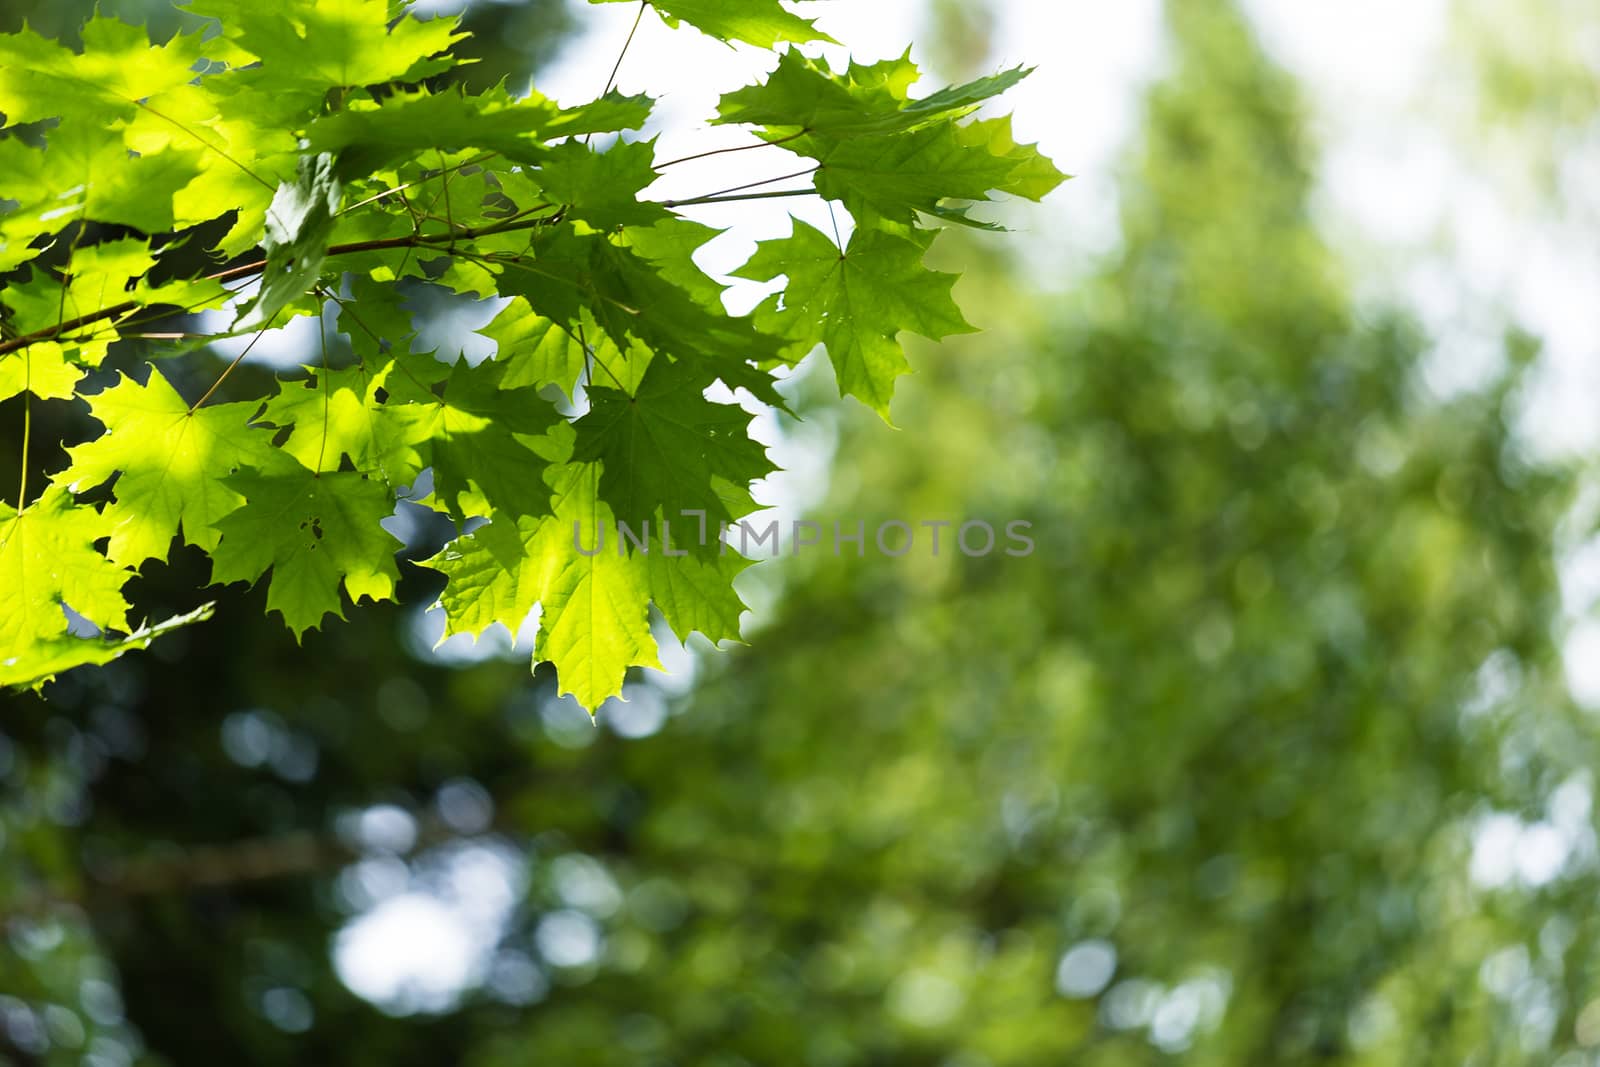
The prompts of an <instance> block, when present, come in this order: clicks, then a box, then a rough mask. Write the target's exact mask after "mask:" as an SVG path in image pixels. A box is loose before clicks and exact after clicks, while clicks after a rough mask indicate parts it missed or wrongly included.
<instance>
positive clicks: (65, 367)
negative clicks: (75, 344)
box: [0, 341, 83, 400]
mask: <svg viewBox="0 0 1600 1067" xmlns="http://www.w3.org/2000/svg"><path fill="white" fill-rule="evenodd" d="M73 354H76V353H75V352H74V353H73ZM82 379H83V368H82V367H80V366H78V365H77V363H76V362H75V361H74V360H73V359H71V358H70V356H69V350H68V349H66V348H63V347H62V346H61V345H59V344H56V343H55V342H54V341H35V342H34V343H33V344H31V345H29V346H28V347H26V348H23V349H20V350H18V351H16V352H8V353H7V354H5V355H3V356H0V400H8V399H10V398H11V397H14V396H16V395H17V394H18V393H21V392H23V391H24V390H27V391H28V392H31V393H32V394H33V395H34V396H36V397H39V398H40V399H41V400H71V399H72V397H73V396H74V395H75V394H76V391H77V386H78V382H79V381H81V380H82Z"/></svg>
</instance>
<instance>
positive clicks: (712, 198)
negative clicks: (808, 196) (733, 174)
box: [661, 163, 822, 207]
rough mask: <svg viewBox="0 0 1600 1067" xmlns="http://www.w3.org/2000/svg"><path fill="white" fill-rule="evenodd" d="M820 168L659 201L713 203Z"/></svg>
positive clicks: (675, 204) (666, 204)
mask: <svg viewBox="0 0 1600 1067" xmlns="http://www.w3.org/2000/svg"><path fill="white" fill-rule="evenodd" d="M821 169H822V164H820V163H819V164H817V165H816V166H814V167H807V168H806V169H805V170H797V171H795V172H793V173H792V174H780V175H778V176H777V177H776V178H763V179H761V180H760V181H758V182H745V183H744V184H743V185H734V186H730V187H728V188H727V189H718V190H717V191H716V192H714V193H707V194H705V195H704V196H691V197H689V198H688V199H686V200H663V201H661V206H662V207H681V206H683V205H685V204H713V203H719V202H720V201H722V200H723V199H724V198H725V196H726V195H727V194H728V193H737V192H739V191H740V190H742V189H755V188H758V187H759V186H763V185H771V184H772V183H773V182H781V181H785V180H787V179H789V178H803V177H805V176H806V175H807V174H815V173H816V172H817V171H819V170H821ZM803 191H804V192H808V193H809V192H814V191H815V190H812V189H806V190H803ZM762 195H771V194H762ZM783 195H789V194H783ZM743 199H751V200H754V199H756V196H750V197H747V198H743Z"/></svg>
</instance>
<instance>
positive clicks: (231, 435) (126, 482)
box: [55, 366, 285, 566]
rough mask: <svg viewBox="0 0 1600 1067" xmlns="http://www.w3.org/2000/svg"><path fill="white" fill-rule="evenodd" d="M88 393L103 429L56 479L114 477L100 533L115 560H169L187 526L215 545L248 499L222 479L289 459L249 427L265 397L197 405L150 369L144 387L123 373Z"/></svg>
mask: <svg viewBox="0 0 1600 1067" xmlns="http://www.w3.org/2000/svg"><path fill="white" fill-rule="evenodd" d="M88 399H89V413H90V414H91V415H93V416H94V417H95V418H96V419H99V420H100V421H101V422H102V423H104V424H105V427H106V432H105V433H103V434H102V435H101V436H99V437H97V438H95V439H94V440H93V441H90V442H88V443H87V444H82V445H77V446H75V447H73V448H70V449H68V450H67V451H68V454H69V455H70V456H71V457H72V463H71V465H70V466H68V467H67V469H66V470H64V471H62V472H61V473H60V474H58V475H56V477H55V480H56V482H58V483H59V484H61V485H66V486H71V487H74V488H76V489H80V490H81V489H88V488H92V487H93V486H96V485H99V484H100V483H101V482H104V481H105V480H107V479H108V478H111V477H113V476H116V477H117V482H116V485H115V487H114V489H113V492H114V493H115V495H116V499H115V500H114V501H113V502H112V503H110V504H107V505H106V508H105V525H104V527H103V529H102V534H101V535H102V536H104V535H105V534H106V533H109V534H110V537H111V542H110V546H109V548H108V549H107V553H106V554H107V556H108V557H109V558H110V559H111V560H112V561H113V562H115V563H117V564H123V565H129V566H138V565H139V564H141V563H143V562H144V561H145V560H147V559H166V558H167V550H168V548H169V546H170V545H171V543H172V538H173V537H174V536H176V535H177V533H178V531H179V529H180V527H181V529H182V531H183V537H184V540H186V541H187V542H188V543H190V544H192V545H198V546H199V547H201V548H204V549H207V550H210V549H213V548H215V547H216V546H217V538H218V536H219V534H218V532H217V529H216V523H217V521H218V520H219V519H221V518H222V517H223V516H224V515H226V514H228V513H229V512H231V511H233V510H234V509H235V508H237V507H239V506H240V505H241V504H243V503H244V497H243V496H242V495H240V494H239V493H238V492H237V491H235V490H234V489H232V488H230V487H229V486H228V485H227V484H226V483H225V482H224V480H223V479H224V478H226V477H227V475H229V474H231V473H233V472H235V471H237V470H238V469H239V468H240V467H243V466H254V467H271V466H274V465H276V464H281V463H283V462H285V457H283V456H282V454H281V453H279V452H277V450H275V449H274V448H273V447H272V443H271V438H272V435H271V433H269V432H268V431H266V430H263V429H258V428H253V427H251V426H250V425H249V420H250V416H251V415H253V414H254V413H255V411H256V409H257V408H258V407H260V404H259V403H256V402H248V401H247V402H241V403H234V404H214V405H212V406H210V407H204V408H190V406H189V405H188V403H187V402H186V401H185V400H184V399H183V397H181V396H179V395H178V392H177V390H175V389H173V388H172V385H171V383H169V382H168V381H167V379H166V378H165V377H164V376H163V375H162V374H161V372H160V371H159V370H157V369H156V368H155V367H153V366H152V367H151V368H150V378H149V381H148V382H146V383H145V384H142V385H141V384H140V383H139V382H138V381H136V380H135V379H133V378H130V377H126V376H124V377H122V378H120V379H119V380H118V381H117V383H116V384H115V385H113V386H111V387H110V388H109V389H105V390H103V391H101V392H99V393H96V394H94V395H93V396H91V397H89V398H88Z"/></svg>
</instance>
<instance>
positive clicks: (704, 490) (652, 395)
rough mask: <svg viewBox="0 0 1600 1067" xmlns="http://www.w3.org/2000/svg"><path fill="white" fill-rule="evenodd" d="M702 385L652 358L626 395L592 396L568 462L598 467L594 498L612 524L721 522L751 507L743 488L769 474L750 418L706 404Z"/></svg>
mask: <svg viewBox="0 0 1600 1067" xmlns="http://www.w3.org/2000/svg"><path fill="white" fill-rule="evenodd" d="M705 385H706V383H705V382H704V380H703V379H701V378H699V377H698V376H696V375H694V374H693V373H692V372H691V370H690V368H689V366H688V365H687V364H686V363H682V362H674V361H671V360H667V359H657V360H654V361H653V362H652V363H651V364H650V368H649V370H647V371H646V372H645V374H644V378H643V380H642V381H641V382H640V383H639V386H638V388H637V389H636V390H635V391H634V392H633V393H631V394H629V393H626V392H623V391H621V390H618V389H602V388H595V389H593V390H591V392H590V394H589V395H590V402H591V405H592V406H591V407H590V409H589V412H588V414H586V415H584V416H583V418H581V419H579V420H578V421H577V423H576V424H575V425H574V429H575V430H576V431H577V435H578V437H577V443H576V445H575V447H574V451H573V458H574V459H577V460H581V461H594V460H598V461H600V462H601V463H602V464H604V468H605V474H604V475H603V476H602V478H601V480H600V495H601V496H602V497H603V498H604V499H605V501H606V503H607V504H609V505H610V507H611V510H612V511H613V512H614V513H615V515H616V517H617V518H618V519H620V520H622V521H623V522H626V523H628V524H630V525H631V526H634V527H637V526H638V525H639V524H640V523H643V522H648V521H649V520H651V519H653V518H656V517H657V514H658V513H660V514H661V515H664V516H665V517H666V518H667V519H668V521H671V520H672V519H674V518H676V517H678V515H679V514H680V513H681V512H682V511H684V510H698V511H701V512H704V513H705V514H706V515H708V516H710V518H711V519H713V520H716V519H723V520H726V519H733V518H736V517H738V515H740V514H744V513H745V512H747V511H749V510H751V508H753V506H754V504H753V502H751V501H749V494H748V492H747V491H746V486H748V485H749V483H751V482H753V481H755V480H756V479H757V478H761V477H764V476H766V475H767V474H770V473H771V472H772V471H773V470H774V469H775V468H774V467H773V465H772V464H771V463H770V462H768V460H767V456H766V450H765V449H764V448H762V446H761V445H759V444H757V443H756V442H755V441H753V440H751V439H750V434H749V425H750V419H751V418H752V416H751V414H750V413H749V412H748V411H745V410H744V409H742V408H740V407H739V406H738V405H737V404H714V403H712V402H711V401H709V400H707V399H706V398H705V396H704V395H703V394H704V391H705ZM731 498H741V499H742V503H743V506H742V507H736V508H730V506H729V500H730V499H731Z"/></svg>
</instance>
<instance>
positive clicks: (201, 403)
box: [189, 323, 270, 415]
mask: <svg viewBox="0 0 1600 1067" xmlns="http://www.w3.org/2000/svg"><path fill="white" fill-rule="evenodd" d="M268 325H270V323H269V324H268ZM266 332H267V327H266V326H263V327H261V329H259V330H257V331H256V335H255V336H254V337H252V338H250V343H249V344H247V345H245V346H244V350H243V351H241V352H240V353H239V354H238V355H237V356H234V357H233V362H232V363H230V364H228V365H227V366H226V367H224V368H222V373H221V374H219V375H217V380H216V381H214V382H212V383H211V388H210V389H207V390H206V395H205V396H202V397H201V398H200V399H199V400H196V401H195V402H194V405H193V406H192V407H190V408H189V414H191V415H193V414H194V413H195V412H196V411H199V410H200V409H201V408H203V407H205V404H206V401H207V400H210V399H211V394H212V393H215V392H216V391H217V388H218V387H219V386H221V385H222V383H223V382H224V381H226V380H227V378H228V375H230V374H232V373H233V368H235V367H237V366H238V365H239V364H241V363H243V362H244V357H245V356H248V355H249V354H250V350H251V349H252V348H254V347H255V346H256V342H257V341H259V340H261V337H262V335H263V334H265V333H266Z"/></svg>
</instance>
